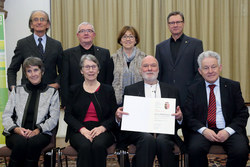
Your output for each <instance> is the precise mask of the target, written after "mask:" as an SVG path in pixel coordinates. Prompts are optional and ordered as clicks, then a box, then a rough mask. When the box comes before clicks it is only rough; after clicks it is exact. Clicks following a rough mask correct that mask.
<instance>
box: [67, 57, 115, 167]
mask: <svg viewBox="0 0 250 167" xmlns="http://www.w3.org/2000/svg"><path fill="white" fill-rule="evenodd" d="M99 69H100V66H99V62H98V60H97V59H96V57H95V56H93V55H90V54H87V55H83V56H82V57H81V60H80V72H81V74H82V75H83V77H84V80H85V81H84V82H83V83H81V84H78V85H75V86H74V87H72V89H71V92H70V97H69V99H70V101H69V103H68V104H66V110H65V117H64V120H65V122H66V123H67V124H68V128H67V135H66V142H67V141H68V140H69V141H70V145H71V146H72V147H74V148H75V149H76V150H77V152H78V157H77V166H78V167H82V166H89V167H105V166H106V156H107V148H108V147H109V146H111V145H112V144H113V143H114V141H115V138H114V135H113V133H112V130H113V128H114V126H116V124H115V120H114V114H115V111H116V109H117V104H116V99H115V92H114V89H113V88H112V87H111V86H109V85H105V84H102V83H100V82H98V81H97V75H98V73H99Z"/></svg>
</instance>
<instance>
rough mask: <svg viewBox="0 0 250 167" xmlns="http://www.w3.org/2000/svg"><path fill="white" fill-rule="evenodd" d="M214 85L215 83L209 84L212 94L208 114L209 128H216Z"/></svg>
mask: <svg viewBox="0 0 250 167" xmlns="http://www.w3.org/2000/svg"><path fill="white" fill-rule="evenodd" d="M214 87H215V85H209V88H210V94H209V105H208V115H207V123H208V128H216V100H215V95H214Z"/></svg>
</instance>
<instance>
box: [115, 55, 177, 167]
mask: <svg viewBox="0 0 250 167" xmlns="http://www.w3.org/2000/svg"><path fill="white" fill-rule="evenodd" d="M140 73H141V75H142V78H143V81H140V82H137V83H135V84H132V85H130V86H127V87H125V90H124V95H132V96H141V97H151V98H175V99H176V104H177V107H176V113H175V114H173V115H174V116H175V119H176V120H177V121H176V131H177V129H178V128H179V127H180V125H181V123H182V112H181V110H180V107H179V101H180V100H179V93H178V91H177V89H176V88H174V87H172V86H170V85H168V84H166V83H161V82H159V81H158V80H157V77H158V73H159V65H158V61H157V60H156V59H155V58H154V57H153V56H151V55H148V56H146V57H145V58H144V59H143V60H142V63H141V68H140ZM123 114H127V113H125V112H123V107H120V108H118V109H117V111H116V115H115V116H116V120H117V122H118V123H120V122H121V120H122V115H123ZM118 139H119V144H118V146H120V147H127V146H128V145H129V144H134V145H135V146H136V159H135V161H134V163H135V166H138V167H141V166H143V167H152V166H153V162H154V158H155V155H157V157H158V160H159V163H160V165H161V166H163V167H174V166H178V159H177V158H176V156H175V155H174V153H173V150H174V144H175V143H177V144H178V145H179V146H180V147H181V145H182V142H181V139H180V138H179V136H177V135H176V133H175V135H167V134H156V138H155V137H154V135H153V134H151V133H143V132H131V131H121V132H120V134H119V136H118Z"/></svg>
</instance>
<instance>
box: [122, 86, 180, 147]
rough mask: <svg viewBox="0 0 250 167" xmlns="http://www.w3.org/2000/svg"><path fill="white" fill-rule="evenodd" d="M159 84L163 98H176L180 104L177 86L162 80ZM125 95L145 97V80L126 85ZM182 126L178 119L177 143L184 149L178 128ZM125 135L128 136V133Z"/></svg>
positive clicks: (176, 128) (177, 103)
mask: <svg viewBox="0 0 250 167" xmlns="http://www.w3.org/2000/svg"><path fill="white" fill-rule="evenodd" d="M159 85H160V89H161V97H162V98H176V106H178V105H180V100H179V93H178V89H177V88H175V87H173V86H171V85H169V84H166V83H162V82H160V83H159ZM124 95H131V96H141V97H145V90H144V81H140V82H137V83H135V84H132V85H129V86H127V87H125V90H124ZM180 127H181V126H180V125H179V123H177V121H176V123H175V143H176V144H177V145H178V146H179V147H180V148H181V149H182V150H183V149H184V148H183V147H184V146H183V143H182V140H181V139H180V137H179V136H178V135H177V130H178V129H179V128H180ZM123 137H124V138H126V135H125V136H123ZM123 137H122V138H123Z"/></svg>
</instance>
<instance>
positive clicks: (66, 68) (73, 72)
mask: <svg viewBox="0 0 250 167" xmlns="http://www.w3.org/2000/svg"><path fill="white" fill-rule="evenodd" d="M94 52H95V55H94V56H95V57H96V58H97V60H98V61H99V63H100V66H101V69H100V72H99V74H98V77H97V80H98V81H99V82H101V83H105V84H110V85H111V84H112V81H113V70H114V64H113V61H112V60H111V58H110V53H109V50H108V49H104V48H101V47H98V46H94ZM81 57H82V54H81V48H80V45H79V46H76V47H73V48H70V49H67V50H65V51H64V52H63V63H62V71H63V74H62V80H61V85H62V86H61V90H62V104H63V106H65V105H66V104H67V97H68V95H69V90H70V87H71V86H73V85H75V84H79V83H82V82H83V81H84V78H83V76H82V74H81V72H80V59H81Z"/></svg>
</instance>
